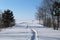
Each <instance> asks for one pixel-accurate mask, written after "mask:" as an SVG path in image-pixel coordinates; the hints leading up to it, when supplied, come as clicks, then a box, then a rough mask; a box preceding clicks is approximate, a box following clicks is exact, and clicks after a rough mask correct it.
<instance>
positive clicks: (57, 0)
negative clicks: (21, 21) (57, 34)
mask: <svg viewBox="0 0 60 40" xmlns="http://www.w3.org/2000/svg"><path fill="white" fill-rule="evenodd" d="M58 7H59V8H58ZM41 8H42V9H43V11H42V10H41ZM55 9H56V10H55ZM54 10H55V13H56V12H58V13H56V14H55V15H59V13H60V11H59V10H60V0H43V3H42V5H41V6H39V8H38V10H37V14H36V15H37V16H36V18H37V19H38V20H40V19H41V18H42V20H43V25H44V26H49V27H50V26H51V27H53V28H54V29H57V30H58V28H59V27H58V25H59V24H58V23H59V16H58V17H57V16H54V15H53V14H54ZM41 11H42V12H41ZM42 14H43V15H42ZM49 19H50V20H49ZM49 22H50V23H49ZM55 25H56V26H55Z"/></svg>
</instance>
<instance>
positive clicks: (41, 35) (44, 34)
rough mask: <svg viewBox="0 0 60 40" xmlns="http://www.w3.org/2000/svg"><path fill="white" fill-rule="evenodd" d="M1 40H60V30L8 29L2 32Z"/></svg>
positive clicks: (0, 33)
mask: <svg viewBox="0 0 60 40" xmlns="http://www.w3.org/2000/svg"><path fill="white" fill-rule="evenodd" d="M0 40H60V30H53V29H50V28H19V27H17V28H7V29H3V30H2V31H1V32H0Z"/></svg>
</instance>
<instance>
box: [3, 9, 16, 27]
mask: <svg viewBox="0 0 60 40" xmlns="http://www.w3.org/2000/svg"><path fill="white" fill-rule="evenodd" d="M2 18H3V19H2V20H3V24H4V27H11V26H12V25H14V24H15V19H14V16H13V12H12V11H11V10H9V9H8V10H5V11H4V13H3V14H2Z"/></svg>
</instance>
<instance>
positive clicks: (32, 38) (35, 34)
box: [31, 29, 38, 40]
mask: <svg viewBox="0 0 60 40" xmlns="http://www.w3.org/2000/svg"><path fill="white" fill-rule="evenodd" d="M32 33H33V35H32V37H31V40H38V38H37V32H36V30H34V29H32Z"/></svg>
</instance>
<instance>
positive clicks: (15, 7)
mask: <svg viewBox="0 0 60 40" xmlns="http://www.w3.org/2000/svg"><path fill="white" fill-rule="evenodd" d="M41 2H42V0H0V11H3V10H7V9H10V10H12V11H13V14H14V18H15V20H16V23H19V22H27V21H28V22H31V21H32V20H35V14H36V11H37V7H38V6H39V5H42V4H41Z"/></svg>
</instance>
